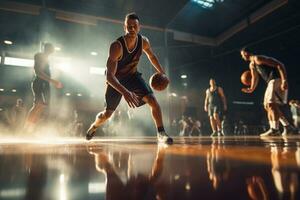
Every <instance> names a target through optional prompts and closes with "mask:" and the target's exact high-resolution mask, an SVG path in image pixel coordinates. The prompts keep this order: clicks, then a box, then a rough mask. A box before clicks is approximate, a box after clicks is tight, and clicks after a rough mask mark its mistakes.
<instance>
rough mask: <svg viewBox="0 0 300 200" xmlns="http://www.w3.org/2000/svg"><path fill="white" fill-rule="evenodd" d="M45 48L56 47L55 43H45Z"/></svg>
mask: <svg viewBox="0 0 300 200" xmlns="http://www.w3.org/2000/svg"><path fill="white" fill-rule="evenodd" d="M43 47H44V49H49V48H54V46H53V44H51V43H50V42H46V43H43Z"/></svg>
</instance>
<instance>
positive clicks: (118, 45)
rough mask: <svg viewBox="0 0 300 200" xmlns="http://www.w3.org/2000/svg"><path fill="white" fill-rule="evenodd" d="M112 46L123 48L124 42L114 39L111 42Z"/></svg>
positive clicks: (113, 47)
mask: <svg viewBox="0 0 300 200" xmlns="http://www.w3.org/2000/svg"><path fill="white" fill-rule="evenodd" d="M110 48H111V49H116V50H117V49H122V44H121V42H120V41H119V40H118V39H117V40H115V41H113V42H112V43H111V44H110Z"/></svg>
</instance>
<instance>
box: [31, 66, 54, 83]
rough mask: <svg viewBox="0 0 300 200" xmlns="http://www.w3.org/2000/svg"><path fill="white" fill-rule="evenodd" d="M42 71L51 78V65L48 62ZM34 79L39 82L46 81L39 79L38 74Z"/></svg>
mask: <svg viewBox="0 0 300 200" xmlns="http://www.w3.org/2000/svg"><path fill="white" fill-rule="evenodd" d="M42 70H43V72H44V73H45V74H46V75H48V76H49V77H51V72H50V65H49V63H48V62H47V63H46V65H45V67H44V68H43V69H42ZM34 79H35V80H39V81H45V80H44V79H41V78H39V77H38V76H37V75H36V73H35V77H34ZM45 82H48V81H45Z"/></svg>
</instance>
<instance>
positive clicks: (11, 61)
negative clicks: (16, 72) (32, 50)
mask: <svg viewBox="0 0 300 200" xmlns="http://www.w3.org/2000/svg"><path fill="white" fill-rule="evenodd" d="M4 65H13V66H21V67H33V65H34V60H32V59H24V58H14V57H5V59H4Z"/></svg>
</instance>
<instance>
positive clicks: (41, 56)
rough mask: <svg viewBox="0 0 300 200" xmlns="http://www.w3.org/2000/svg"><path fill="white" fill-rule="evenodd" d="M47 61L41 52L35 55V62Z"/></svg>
mask: <svg viewBox="0 0 300 200" xmlns="http://www.w3.org/2000/svg"><path fill="white" fill-rule="evenodd" d="M41 59H45V55H44V54H43V53H41V52H39V53H36V54H34V60H41Z"/></svg>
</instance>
